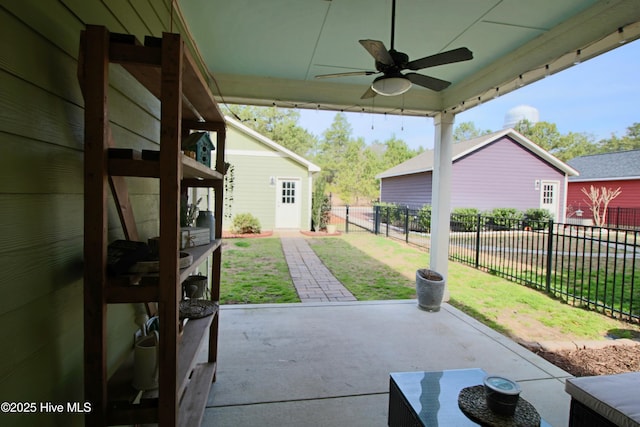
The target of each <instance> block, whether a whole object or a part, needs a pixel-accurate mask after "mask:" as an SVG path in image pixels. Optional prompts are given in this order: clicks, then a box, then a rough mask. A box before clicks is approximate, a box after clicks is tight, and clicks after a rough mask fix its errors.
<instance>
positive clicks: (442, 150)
mask: <svg viewBox="0 0 640 427" xmlns="http://www.w3.org/2000/svg"><path fill="white" fill-rule="evenodd" d="M454 119H455V115H454V114H452V113H447V112H441V113H439V114H438V115H437V116H436V117H435V121H434V124H435V149H434V163H433V181H432V194H433V196H432V201H431V206H432V210H431V250H430V252H429V255H430V265H429V268H430V269H431V270H435V271H437V272H438V273H440V274H442V275H443V276H444V278H445V279H446V278H447V276H448V270H449V222H450V219H451V195H450V192H451V170H452V168H453V164H452V162H451V159H452V153H453V122H454ZM448 300H449V290H448V287H447V289H445V301H448Z"/></svg>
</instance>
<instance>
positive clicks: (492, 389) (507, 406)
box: [484, 375, 522, 415]
mask: <svg viewBox="0 0 640 427" xmlns="http://www.w3.org/2000/svg"><path fill="white" fill-rule="evenodd" d="M484 391H485V397H486V399H487V406H488V407H489V409H490V410H491V411H493V412H495V413H497V414H501V415H513V414H514V413H515V411H516V406H517V405H518V400H519V399H520V392H521V391H522V389H521V388H520V386H519V385H518V383H516V382H515V381H513V380H510V379H508V378H504V377H499V376H496V375H489V376H487V377H485V379H484Z"/></svg>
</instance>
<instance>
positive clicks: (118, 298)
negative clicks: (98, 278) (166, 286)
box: [105, 284, 159, 304]
mask: <svg viewBox="0 0 640 427" xmlns="http://www.w3.org/2000/svg"><path fill="white" fill-rule="evenodd" d="M105 298H106V300H107V302H108V303H109V304H118V303H129V302H131V303H134V302H143V303H144V302H155V301H158V299H159V289H158V285H157V284H155V285H152V284H148V285H145V284H140V285H122V284H114V285H109V286H107V288H106V292H105Z"/></svg>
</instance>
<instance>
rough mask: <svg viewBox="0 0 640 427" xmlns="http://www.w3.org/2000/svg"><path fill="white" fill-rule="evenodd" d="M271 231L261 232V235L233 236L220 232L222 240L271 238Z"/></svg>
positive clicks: (232, 234)
mask: <svg viewBox="0 0 640 427" xmlns="http://www.w3.org/2000/svg"><path fill="white" fill-rule="evenodd" d="M271 236H273V231H263V232H262V233H247V234H234V233H231V232H229V231H223V232H222V238H223V239H246V238H252V237H271Z"/></svg>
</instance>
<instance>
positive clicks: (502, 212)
mask: <svg viewBox="0 0 640 427" xmlns="http://www.w3.org/2000/svg"><path fill="white" fill-rule="evenodd" d="M489 216H490V217H491V218H490V220H489V221H490V222H489V223H488V224H487V226H488V227H490V228H493V229H496V230H511V229H513V228H519V227H518V225H519V223H520V221H521V220H522V219H523V218H524V214H523V213H522V212H520V211H519V210H517V209H516V208H495V209H494V210H492V211H491V212H489Z"/></svg>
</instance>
